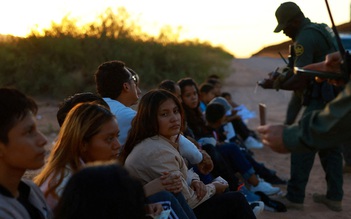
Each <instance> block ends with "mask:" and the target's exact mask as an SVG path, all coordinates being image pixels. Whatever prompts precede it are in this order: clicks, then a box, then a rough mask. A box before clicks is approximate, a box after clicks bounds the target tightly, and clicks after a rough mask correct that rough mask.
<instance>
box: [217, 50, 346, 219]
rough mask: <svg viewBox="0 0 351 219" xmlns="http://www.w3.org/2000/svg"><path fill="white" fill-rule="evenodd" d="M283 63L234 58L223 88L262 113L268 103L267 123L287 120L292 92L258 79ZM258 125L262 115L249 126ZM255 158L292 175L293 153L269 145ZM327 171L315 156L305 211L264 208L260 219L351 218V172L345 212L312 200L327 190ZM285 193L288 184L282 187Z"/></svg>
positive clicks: (287, 176) (279, 173) (283, 175)
mask: <svg viewBox="0 0 351 219" xmlns="http://www.w3.org/2000/svg"><path fill="white" fill-rule="evenodd" d="M283 65H284V63H283V61H282V59H280V58H277V59H275V58H264V57H254V58H250V59H235V60H234V61H233V67H234V68H235V70H236V71H235V72H234V73H232V74H231V75H230V77H229V78H228V79H226V80H224V81H225V82H224V86H223V89H222V90H223V91H228V92H230V93H231V94H232V97H233V100H234V101H235V102H236V103H239V104H244V105H245V106H246V107H247V108H249V109H250V110H252V111H255V112H256V114H257V115H259V114H258V113H259V111H258V105H259V103H264V104H266V106H267V123H271V124H274V123H282V122H283V121H284V116H285V111H286V107H287V103H288V101H289V99H290V95H291V93H290V92H287V91H275V90H264V89H262V88H261V87H257V86H256V82H257V81H258V80H261V79H263V78H264V77H266V76H267V73H269V72H271V71H273V70H275V68H276V67H278V66H283ZM258 124H259V117H258V116H257V118H255V119H251V120H249V122H248V125H249V127H250V128H252V129H254V130H255V128H256V127H257V125H258ZM254 153H255V157H256V160H258V161H261V162H264V163H265V165H266V166H268V167H270V168H272V169H274V170H276V171H277V174H278V175H279V176H281V177H283V178H286V179H288V178H289V174H290V156H289V155H288V154H277V153H274V152H273V151H271V150H270V149H269V148H263V149H254ZM324 177H325V174H324V171H323V169H322V166H321V164H320V162H319V157H318V156H316V159H315V164H314V167H313V169H312V171H311V174H310V179H309V182H308V184H307V188H306V198H305V210H304V211H297V210H288V212H285V213H277V212H268V211H264V212H263V213H262V214H260V215H259V217H258V218H260V219H269V218H279V219H296V218H299V219H312V218H313V219H315V218H318V219H320V218H327V219H332V218H335V219H337V218H338V219H346V218H351V208H350V207H351V186H350V183H351V174H344V187H343V188H344V199H343V203H342V205H343V211H342V212H340V213H337V212H333V211H331V210H329V209H328V208H327V207H325V206H324V205H322V204H316V203H314V202H313V200H312V194H313V193H316V192H318V193H325V192H326V182H325V180H324ZM281 189H282V190H283V191H284V192H286V186H281Z"/></svg>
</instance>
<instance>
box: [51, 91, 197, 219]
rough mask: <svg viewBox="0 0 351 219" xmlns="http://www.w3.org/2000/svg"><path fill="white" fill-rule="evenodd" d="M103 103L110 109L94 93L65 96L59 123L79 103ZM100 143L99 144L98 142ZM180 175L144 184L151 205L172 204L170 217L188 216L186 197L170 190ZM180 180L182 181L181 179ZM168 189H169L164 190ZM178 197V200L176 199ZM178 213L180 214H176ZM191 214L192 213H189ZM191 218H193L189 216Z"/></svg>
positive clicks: (172, 189)
mask: <svg viewBox="0 0 351 219" xmlns="http://www.w3.org/2000/svg"><path fill="white" fill-rule="evenodd" d="M86 102H89V103H95V104H97V103H101V105H102V106H105V107H106V108H107V109H109V106H108V105H107V104H106V102H105V101H104V100H103V99H102V98H101V97H99V96H98V95H95V94H92V93H90V92H84V93H77V94H74V95H72V96H70V97H68V98H65V99H64V101H63V102H62V103H61V104H60V107H59V110H58V112H57V119H58V122H59V125H60V126H61V125H62V123H63V122H64V121H65V119H66V116H67V115H68V112H69V111H71V109H72V108H74V107H75V106H76V105H77V104H79V103H86ZM79 121H80V122H84V120H79ZM97 145H98V144H97ZM178 180H179V177H177V176H174V175H170V174H169V173H165V174H164V176H162V177H160V178H159V179H157V180H154V181H153V182H150V183H149V184H147V185H145V186H144V190H145V195H146V196H147V201H148V203H149V204H150V205H153V203H155V204H157V203H159V204H162V203H166V204H163V207H164V208H165V209H169V207H167V206H168V205H171V208H170V209H171V217H170V218H177V217H178V216H179V217H182V218H187V216H185V213H184V210H183V208H184V209H187V208H189V207H188V206H186V203H185V200H184V197H182V196H181V195H172V194H171V193H170V192H178V189H177V187H176V186H175V185H176V184H177V183H178ZM179 182H180V181H179ZM163 190H168V191H163ZM175 198H177V200H176V199H175ZM175 215H178V216H175ZM189 215H191V214H190V213H189ZM189 218H191V217H190V216H189Z"/></svg>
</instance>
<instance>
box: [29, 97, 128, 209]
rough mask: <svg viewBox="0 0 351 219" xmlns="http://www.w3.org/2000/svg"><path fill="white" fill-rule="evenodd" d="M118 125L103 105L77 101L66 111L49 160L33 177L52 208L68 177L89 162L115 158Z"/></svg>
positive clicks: (118, 144)
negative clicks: (77, 102) (65, 116)
mask: <svg viewBox="0 0 351 219" xmlns="http://www.w3.org/2000/svg"><path fill="white" fill-rule="evenodd" d="M118 134H119V127H118V124H117V122H116V119H115V117H114V115H113V114H112V113H111V112H110V111H109V110H108V109H107V108H106V107H104V106H102V105H98V104H94V103H79V104H77V105H75V106H74V107H73V108H72V110H71V111H69V113H68V114H67V118H66V119H65V120H64V122H63V124H62V127H61V129H60V132H59V134H58V138H57V140H56V142H55V143H54V146H53V148H52V150H51V153H50V155H49V158H48V162H47V164H46V165H45V167H44V168H43V170H42V171H41V172H40V173H39V174H38V175H37V176H36V177H34V182H35V183H36V184H37V185H38V186H40V188H41V190H42V191H43V192H44V195H45V198H46V200H47V202H48V204H49V205H50V207H51V208H52V209H54V208H55V206H56V204H57V202H58V200H59V197H60V196H61V194H62V191H63V189H64V187H65V185H66V183H67V181H68V179H69V178H70V177H71V176H72V175H73V174H74V173H75V172H77V171H78V170H79V169H80V168H82V167H83V166H85V165H86V163H89V162H95V161H108V160H116V159H117V155H118V150H119V148H120V147H121V145H120V143H119V142H118V139H117V136H118Z"/></svg>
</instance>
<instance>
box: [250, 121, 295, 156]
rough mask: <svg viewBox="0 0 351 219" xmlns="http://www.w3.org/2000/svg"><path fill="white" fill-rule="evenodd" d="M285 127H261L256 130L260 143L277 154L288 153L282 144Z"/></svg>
mask: <svg viewBox="0 0 351 219" xmlns="http://www.w3.org/2000/svg"><path fill="white" fill-rule="evenodd" d="M284 128H285V125H263V126H259V127H258V128H257V131H258V133H259V134H260V137H261V141H262V143H263V144H264V145H266V146H268V147H270V148H271V149H272V150H273V151H275V152H277V153H284V154H285V153H289V152H290V151H289V150H288V149H287V148H286V147H285V145H284V142H283V130H284Z"/></svg>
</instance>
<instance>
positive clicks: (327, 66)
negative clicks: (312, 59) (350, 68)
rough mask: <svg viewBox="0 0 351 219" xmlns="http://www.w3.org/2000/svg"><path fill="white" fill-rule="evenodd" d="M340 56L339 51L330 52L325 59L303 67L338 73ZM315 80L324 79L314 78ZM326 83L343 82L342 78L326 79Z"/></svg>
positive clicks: (320, 79) (335, 83) (341, 83)
mask: <svg viewBox="0 0 351 219" xmlns="http://www.w3.org/2000/svg"><path fill="white" fill-rule="evenodd" d="M341 61H342V57H341V55H340V53H339V52H334V53H330V54H328V55H327V56H326V57H325V61H323V62H318V63H314V64H310V65H306V66H304V67H303V68H304V69H309V70H316V71H326V72H335V74H340V71H341V69H340V65H341ZM315 79H316V81H317V82H322V81H324V80H326V79H323V78H318V77H316V78H315ZM327 81H328V83H330V84H333V85H335V86H342V85H344V84H345V82H344V81H343V80H335V79H328V80H327Z"/></svg>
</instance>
